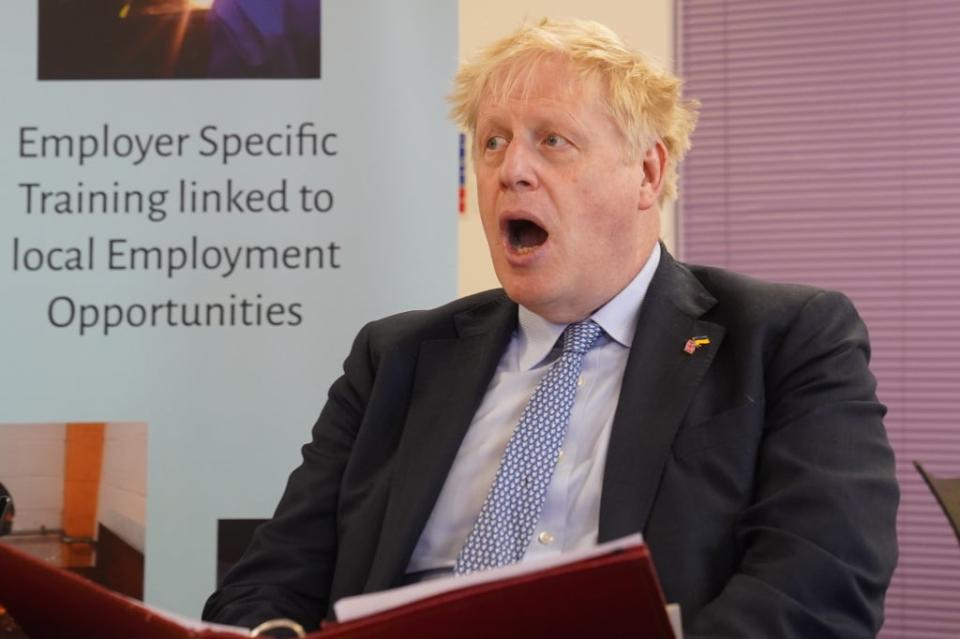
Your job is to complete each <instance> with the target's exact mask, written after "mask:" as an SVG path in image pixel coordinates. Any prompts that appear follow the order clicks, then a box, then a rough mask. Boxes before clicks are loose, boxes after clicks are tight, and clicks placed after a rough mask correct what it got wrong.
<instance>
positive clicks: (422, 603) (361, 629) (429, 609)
mask: <svg viewBox="0 0 960 639" xmlns="http://www.w3.org/2000/svg"><path fill="white" fill-rule="evenodd" d="M631 563H632V564H635V572H636V575H637V576H639V577H641V578H642V579H643V581H644V588H645V589H646V590H647V591H648V594H651V595H655V601H654V602H650V601H649V600H647V601H646V602H645V603H646V605H647V606H650V609H649V611H648V613H647V616H645V617H644V618H645V619H646V620H650V621H653V625H654V627H652V628H651V627H646V628H644V630H645V632H646V633H647V634H644V636H645V637H650V638H651V639H652V638H663V639H672V638H673V637H674V636H675V635H674V633H673V627H672V626H671V624H670V619H669V616H668V615H667V611H666V601H665V598H664V596H663V591H662V589H661V588H660V582H659V580H658V579H657V577H656V573H655V571H654V568H653V561H652V559H651V557H650V552H649V550H648V549H647V547H646V545H643V544H641V545H637V546H632V547H628V548H625V549H621V550H615V551H612V552H610V553H608V554H605V555H601V556H599V557H591V558H589V559H584V560H580V561H576V562H573V563H569V564H564V565H561V566H555V567H551V568H545V569H543V570H539V571H536V572H531V573H528V574H525V575H518V576H516V577H510V578H507V579H502V580H499V581H492V582H487V583H482V584H478V585H475V586H469V587H466V588H460V589H456V590H450V591H447V592H443V593H440V594H437V595H433V596H430V597H426V598H424V599H420V600H417V601H414V602H411V603H408V604H405V605H401V606H399V607H397V608H391V609H389V610H384V611H383V612H379V613H376V614H373V615H370V616H368V617H362V618H359V619H354V620H351V621H348V622H344V623H338V622H327V623H325V624H324V626H323V633H322V635H320V636H322V637H338V638H343V639H349V638H350V637H367V636H371V637H372V636H374V635H376V636H381V634H380V633H378V632H376V631H378V630H387V629H391V630H394V631H399V632H410V631H413V630H414V629H415V626H417V624H418V623H426V622H427V621H429V619H430V617H431V616H432V613H434V612H436V611H438V610H439V609H441V608H443V607H445V606H449V605H451V604H454V603H466V602H468V601H469V600H470V599H473V598H476V597H478V596H482V595H484V594H487V593H491V592H497V591H502V592H503V594H504V596H508V595H509V594H510V591H512V590H518V589H519V588H520V587H522V586H526V585H528V584H531V583H536V582H539V583H541V584H542V585H543V588H545V589H547V588H549V584H550V581H551V579H554V578H556V577H561V576H565V575H575V574H577V573H586V572H589V571H593V570H598V569H599V570H602V569H603V568H606V567H613V566H619V565H623V564H631ZM638 616H639V615H638ZM401 626H402V627H401ZM311 636H313V635H311ZM383 636H385V635H383ZM411 636H412V635H411Z"/></svg>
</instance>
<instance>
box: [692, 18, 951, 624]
mask: <svg viewBox="0 0 960 639" xmlns="http://www.w3.org/2000/svg"><path fill="white" fill-rule="evenodd" d="M677 19H678V20H679V29H678V31H677V33H678V36H679V37H678V54H679V55H678V57H679V59H680V62H681V73H682V75H683V76H684V78H685V79H686V94H687V95H688V96H691V97H695V98H698V99H700V100H701V102H702V103H703V106H702V116H701V121H700V125H699V127H698V130H697V132H696V133H695V134H694V138H693V151H692V152H691V154H690V156H689V158H688V160H687V162H686V164H685V166H684V168H683V182H682V184H681V200H680V208H679V210H680V225H679V229H680V254H681V255H682V256H683V258H684V259H685V260H687V261H691V262H699V263H707V264H715V265H718V266H724V267H727V268H731V269H734V270H738V271H742V272H746V273H750V274H753V275H756V276H759V277H762V278H765V279H770V280H776V281H791V282H805V283H810V284H815V285H819V286H824V287H828V288H833V289H839V290H842V291H844V292H846V293H847V294H848V295H850V297H851V298H853V300H854V302H855V303H856V304H857V306H858V308H859V309H860V312H861V314H862V315H863V317H864V319H865V320H866V322H867V325H868V327H869V329H870V333H871V338H872V343H873V370H874V372H875V373H876V375H877V377H878V379H879V391H878V392H879V395H880V399H881V400H882V401H883V402H885V403H886V404H887V406H888V407H889V409H890V412H889V414H888V417H887V419H886V424H887V429H888V433H889V435H890V439H891V442H892V443H893V446H894V448H895V450H896V453H897V472H898V477H899V480H900V486H901V490H902V492H903V499H902V503H901V507H900V515H899V523H898V528H899V536H900V552H901V555H900V564H899V567H898V568H897V572H896V574H895V576H894V581H893V584H892V586H891V588H890V590H889V592H888V594H887V605H886V611H887V621H886V624H885V626H884V629H883V631H882V633H881V635H880V636H881V637H886V638H894V637H897V638H899V637H903V638H905V639H923V638H927V637H929V638H943V639H947V638H949V639H956V637H960V545H958V544H957V540H956V538H955V537H954V536H953V533H952V531H951V529H950V526H949V524H948V522H947V520H946V519H945V517H944V515H943V513H942V512H941V511H940V510H939V507H938V506H937V504H936V502H935V501H934V499H933V497H932V496H931V495H930V494H929V492H928V491H927V489H926V487H925V486H924V485H923V483H922V481H921V480H920V478H919V477H918V476H917V474H916V471H914V469H913V468H912V466H911V462H912V460H914V459H917V460H920V461H922V462H923V463H924V464H925V465H926V466H927V468H928V469H929V470H931V471H932V472H934V473H935V474H939V475H944V476H960V210H958V209H960V2H958V1H957V0H939V1H937V0H909V1H906V0H843V1H841V2H838V1H837V0H805V1H804V2H794V1H791V0H725V1H724V0H678V4H677Z"/></svg>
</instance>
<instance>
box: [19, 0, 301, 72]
mask: <svg viewBox="0 0 960 639" xmlns="http://www.w3.org/2000/svg"><path fill="white" fill-rule="evenodd" d="M38 32H39V40H38V50H37V77H38V79H40V80H121V79H128V80H151V79H201V78H224V79H226V78H237V79H242V78H319V77H320V0H39V29H38Z"/></svg>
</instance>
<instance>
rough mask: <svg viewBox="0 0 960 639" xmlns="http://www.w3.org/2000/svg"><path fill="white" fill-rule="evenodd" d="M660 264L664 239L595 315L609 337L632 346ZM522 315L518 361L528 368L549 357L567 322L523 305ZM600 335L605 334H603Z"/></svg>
mask: <svg viewBox="0 0 960 639" xmlns="http://www.w3.org/2000/svg"><path fill="white" fill-rule="evenodd" d="M659 264H660V243H659V242H658V243H656V244H655V245H654V247H653V250H652V251H651V252H650V257H649V258H647V262H646V264H644V265H643V268H641V269H640V272H639V273H637V275H636V277H634V278H633V280H632V281H631V282H630V283H629V284H627V286H626V287H625V288H624V289H623V290H622V291H620V292H619V293H617V294H616V296H614V298H613V299H611V300H610V301H609V302H607V303H606V304H604V305H603V306H601V307H600V308H599V309H597V311H596V312H594V314H593V315H592V316H591V319H593V321H595V322H596V323H597V324H599V325H600V328H602V329H603V332H604V334H605V335H606V336H608V339H612V340H614V341H616V342H617V343H619V344H620V345H621V346H624V347H626V348H630V345H631V344H632V343H633V336H634V334H635V333H636V332H637V315H638V314H639V312H640V305H641V304H642V303H643V298H644V297H645V296H646V294H647V289H648V288H649V287H650V281H651V280H652V279H653V274H654V273H655V272H656V270H657V266H658V265H659ZM518 317H519V323H520V328H519V331H518V333H517V340H518V342H519V344H518V346H519V354H518V357H517V365H518V367H519V369H520V370H524V371H526V370H530V369H532V368H534V367H535V366H537V365H538V364H540V363H541V362H543V360H544V359H546V357H547V356H548V355H549V354H550V352H551V351H552V350H553V348H554V346H555V345H556V343H557V340H558V339H559V338H560V335H562V334H563V330H564V329H565V328H566V327H567V325H566V324H554V323H553V322H550V321H547V320H545V319H544V318H542V317H540V316H539V315H537V314H536V313H534V312H533V311H530V310H527V309H526V308H524V307H523V306H521V307H520V309H519V311H518ZM600 339H604V337H602V336H601V338H600Z"/></svg>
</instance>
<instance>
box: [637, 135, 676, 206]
mask: <svg viewBox="0 0 960 639" xmlns="http://www.w3.org/2000/svg"><path fill="white" fill-rule="evenodd" d="M669 161H670V158H669V157H668V155H667V147H666V146H664V144H663V142H662V141H660V140H657V141H656V142H654V143H653V144H651V145H650V148H648V149H647V150H646V151H644V153H643V158H642V159H641V167H642V169H643V181H642V182H641V183H640V194H639V197H638V201H637V208H638V209H639V210H641V211H646V210H647V209H649V208H651V207H654V206H656V205H657V202H658V201H659V200H660V191H662V190H663V176H664V175H665V174H666V172H667V162H669Z"/></svg>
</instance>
